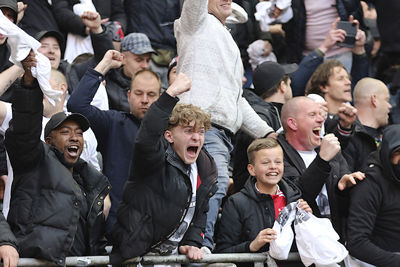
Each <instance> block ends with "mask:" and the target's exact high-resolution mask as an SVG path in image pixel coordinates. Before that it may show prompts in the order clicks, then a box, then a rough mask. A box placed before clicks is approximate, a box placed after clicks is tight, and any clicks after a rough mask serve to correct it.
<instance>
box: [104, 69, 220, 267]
mask: <svg viewBox="0 0 400 267" xmlns="http://www.w3.org/2000/svg"><path fill="white" fill-rule="evenodd" d="M189 88H190V80H189V78H188V77H187V76H186V75H185V74H182V73H180V74H179V75H178V76H177V77H176V80H175V81H174V83H173V84H172V85H171V86H170V87H169V88H168V89H167V91H166V92H165V93H164V94H163V95H161V96H160V98H159V99H158V100H157V101H156V102H154V103H153V104H152V105H151V107H150V108H149V110H148V111H147V112H146V116H145V117H144V119H143V120H142V122H141V126H140V129H139V131H138V133H137V135H136V140H135V144H134V150H133V158H132V162H131V174H130V177H129V180H128V181H127V183H126V184H125V189H124V192H123V197H122V202H121V204H120V206H119V208H118V211H117V223H116V224H115V226H114V228H113V231H112V241H113V251H112V254H111V256H110V259H111V262H112V263H113V264H116V263H120V262H122V261H123V260H126V259H129V258H133V257H136V256H140V255H143V254H145V253H147V252H153V253H156V254H158V255H168V254H177V253H178V250H179V252H180V253H182V254H186V256H187V257H188V258H190V259H194V260H198V259H201V258H202V256H203V254H202V251H201V250H200V247H201V245H202V241H203V238H202V236H203V233H204V229H205V222H206V215H207V213H206V211H207V210H208V201H209V198H210V197H211V196H212V195H213V194H214V193H215V192H216V190H217V186H216V182H217V169H216V166H215V163H214V160H213V159H212V157H211V156H210V155H209V154H208V153H207V152H206V151H205V150H202V147H203V143H204V134H205V132H206V131H207V130H208V129H209V128H210V127H211V123H210V116H209V115H207V114H206V113H204V112H203V111H202V110H201V109H200V108H198V107H195V106H192V105H177V106H176V107H175V105H176V103H177V102H178V100H179V99H178V98H177V97H176V96H178V95H180V94H181V93H183V92H185V91H188V90H189ZM174 107H175V108H174Z"/></svg>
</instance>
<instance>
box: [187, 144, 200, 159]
mask: <svg viewBox="0 0 400 267" xmlns="http://www.w3.org/2000/svg"><path fill="white" fill-rule="evenodd" d="M198 150H199V147H198V146H189V147H188V148H187V152H188V154H189V156H191V157H194V156H196V153H197V151H198Z"/></svg>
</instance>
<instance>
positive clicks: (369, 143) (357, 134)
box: [343, 78, 392, 172]
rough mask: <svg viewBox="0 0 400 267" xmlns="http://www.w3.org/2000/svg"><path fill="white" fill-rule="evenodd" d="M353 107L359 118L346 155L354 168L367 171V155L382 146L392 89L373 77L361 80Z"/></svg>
mask: <svg viewBox="0 0 400 267" xmlns="http://www.w3.org/2000/svg"><path fill="white" fill-rule="evenodd" d="M353 95H354V97H353V98H354V106H355V107H356V108H357V120H356V123H355V128H354V131H353V134H352V135H351V136H350V138H349V142H348V145H347V147H346V148H345V149H344V151H343V156H344V157H345V158H346V161H347V163H348V165H349V168H350V170H351V171H353V172H354V171H364V169H365V168H366V167H367V159H368V155H369V154H370V153H371V152H373V151H375V150H376V149H377V147H379V145H380V142H381V141H382V130H383V128H384V127H385V126H386V125H387V124H388V121H389V112H390V108H391V107H392V106H391V105H390V103H389V90H388V88H387V87H386V85H385V84H384V83H383V82H381V81H379V80H376V79H373V78H364V79H362V80H360V81H359V82H358V83H357V85H356V87H355V88H354V94H353Z"/></svg>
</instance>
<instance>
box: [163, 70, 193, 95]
mask: <svg viewBox="0 0 400 267" xmlns="http://www.w3.org/2000/svg"><path fill="white" fill-rule="evenodd" d="M191 85H192V83H191V81H190V79H189V77H188V76H187V75H186V74H185V73H182V72H181V73H178V75H177V76H176V78H175V81H174V82H173V83H172V84H171V85H170V86H169V87H168V89H167V91H166V93H167V94H169V95H170V96H172V97H176V96H178V95H180V94H183V93H184V92H187V91H189V90H190V87H191Z"/></svg>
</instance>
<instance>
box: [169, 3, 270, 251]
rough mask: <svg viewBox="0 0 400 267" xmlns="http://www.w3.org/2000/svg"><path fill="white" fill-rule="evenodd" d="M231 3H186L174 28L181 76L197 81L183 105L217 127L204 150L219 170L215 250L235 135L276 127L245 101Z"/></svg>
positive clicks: (210, 224) (211, 215) (213, 215)
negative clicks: (202, 113)
mask: <svg viewBox="0 0 400 267" xmlns="http://www.w3.org/2000/svg"><path fill="white" fill-rule="evenodd" d="M231 3H232V0H185V2H184V5H183V8H182V14H181V17H180V18H179V19H178V20H176V21H175V25H174V30H175V37H176V39H177V48H178V55H179V62H178V70H177V72H184V73H185V74H187V75H188V76H189V78H190V79H191V81H192V87H191V90H190V91H189V92H187V93H184V94H182V95H181V96H180V99H181V101H182V102H183V103H187V104H193V105H196V106H199V107H201V109H203V110H205V111H206V112H208V113H209V114H210V115H211V122H212V126H213V127H212V128H211V130H209V131H208V132H207V133H206V136H205V142H204V147H205V148H206V149H207V150H208V152H209V153H210V154H211V155H212V156H213V157H214V160H215V162H216V164H217V168H218V191H217V193H216V194H215V195H214V196H213V197H212V198H211V199H210V209H209V211H208V214H207V226H206V232H205V238H204V243H203V245H204V246H205V247H208V248H209V249H211V250H212V249H213V248H214V243H213V235H214V224H215V221H216V219H217V215H218V209H219V206H220V205H221V200H222V198H223V197H224V196H225V194H226V190H227V188H228V183H229V175H228V164H229V160H230V152H231V150H232V148H233V147H232V143H231V137H232V136H233V134H235V133H236V132H237V131H238V130H239V129H242V130H244V131H245V132H246V133H248V134H250V135H251V136H253V137H254V138H258V137H264V136H268V135H270V134H271V133H273V131H274V130H273V129H272V128H271V127H269V126H268V124H267V123H266V122H265V121H263V120H262V119H261V118H260V117H259V116H258V115H257V113H256V112H255V111H254V110H253V109H252V108H251V106H250V105H249V104H248V103H247V101H246V100H245V99H244V98H243V97H242V77H243V64H242V61H241V58H240V52H239V49H238V47H237V45H236V43H235V41H234V40H233V38H232V36H231V34H230V32H229V29H228V28H226V26H225V20H226V18H227V17H228V16H229V15H230V14H231V13H232V9H231Z"/></svg>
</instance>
